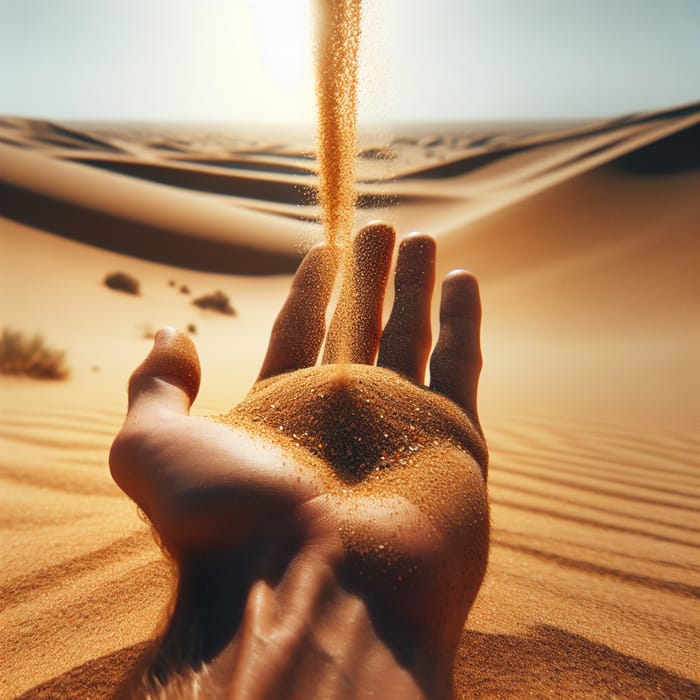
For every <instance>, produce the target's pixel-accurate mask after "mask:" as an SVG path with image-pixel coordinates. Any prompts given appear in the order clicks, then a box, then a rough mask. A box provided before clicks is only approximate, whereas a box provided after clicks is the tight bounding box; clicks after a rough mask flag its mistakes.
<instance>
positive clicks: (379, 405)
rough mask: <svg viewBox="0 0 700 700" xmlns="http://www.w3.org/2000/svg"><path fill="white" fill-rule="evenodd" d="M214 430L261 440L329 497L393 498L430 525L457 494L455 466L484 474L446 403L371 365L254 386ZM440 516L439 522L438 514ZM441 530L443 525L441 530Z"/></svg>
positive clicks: (472, 435)
mask: <svg viewBox="0 0 700 700" xmlns="http://www.w3.org/2000/svg"><path fill="white" fill-rule="evenodd" d="M219 420H221V421H222V422H225V423H227V424H230V425H236V426H240V427H244V428H248V429H250V430H251V432H255V433H257V434H261V433H262V434H265V435H266V437H268V438H269V439H271V440H274V441H275V442H276V443H277V444H280V445H283V446H284V447H286V448H287V449H288V450H289V452H290V454H292V455H293V456H294V457H295V458H296V459H297V460H298V461H299V463H300V464H302V465H304V466H308V467H309V468H311V469H313V470H314V472H315V473H316V474H317V475H318V476H319V477H320V478H321V479H322V480H323V482H324V486H325V487H326V488H327V489H328V492H329V493H331V494H334V495H358V496H376V497H380V498H381V497H385V496H386V497H388V496H399V497H403V498H405V499H406V500H407V501H409V502H410V503H412V504H413V505H415V506H417V507H418V508H419V509H420V510H421V511H422V512H423V513H424V514H425V515H427V516H428V517H429V518H431V519H432V518H434V517H435V516H436V514H435V511H436V508H435V503H445V502H447V501H448V500H455V499H453V498H450V496H451V494H454V493H455V492H456V491H457V490H458V489H460V488H462V487H463V483H462V482H463V480H464V474H463V473H460V472H463V471H464V470H463V469H462V470H460V469H455V468H454V459H455V458H456V459H458V460H460V461H462V462H463V461H464V460H469V461H470V462H471V459H472V457H470V456H469V455H474V456H475V457H476V458H477V460H479V462H480V463H482V464H485V462H486V455H485V453H484V449H483V447H482V443H481V441H480V438H479V436H478V434H477V432H476V430H475V429H474V427H473V425H472V424H471V422H470V421H469V419H468V418H467V417H466V415H465V414H464V412H463V411H462V410H461V409H460V408H459V407H458V406H457V405H456V404H454V403H453V402H452V401H450V400H448V399H447V398H445V397H444V396H441V395H439V394H436V393H434V392H431V391H427V390H426V389H424V388H423V387H420V386H418V385H416V384H414V383H413V382H411V381H409V380H407V379H405V378H403V377H401V376H400V375H398V374H396V373H395V372H393V371H391V370H387V369H383V368H379V367H374V366H368V365H355V364H350V365H346V366H345V367H344V371H343V372H339V371H338V366H337V365H321V366H319V367H310V368H307V369H303V370H298V371H296V372H290V373H288V374H284V375H281V376H277V377H272V378H271V379H268V380H265V381H262V382H259V383H258V384H256V386H255V387H254V388H253V390H252V391H251V392H250V394H249V395H248V396H247V397H246V399H245V400H244V401H243V402H241V403H240V404H239V405H238V406H236V407H235V408H234V409H232V410H231V411H230V412H229V413H227V414H226V415H225V416H222V417H221V418H220V419H219ZM437 515H438V516H440V514H437ZM441 525H443V526H448V527H449V523H447V522H442V517H441Z"/></svg>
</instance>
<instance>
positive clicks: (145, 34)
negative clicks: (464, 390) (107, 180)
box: [0, 0, 700, 124]
mask: <svg viewBox="0 0 700 700" xmlns="http://www.w3.org/2000/svg"><path fill="white" fill-rule="evenodd" d="M310 1H311V0H0V114H15V115H26V116H41V117H49V118H56V119H70V118H75V119H94V118H105V119H160V120H162V119H172V120H194V119H204V120H208V121H253V122H302V123H308V124H311V123H313V120H314V109H315V104H314V97H313V72H312V50H311V45H312V38H311V31H310V29H311V25H312V19H311V11H310V8H309V5H310ZM366 2H367V5H368V6H367V21H366V25H365V29H364V39H365V40H366V47H367V54H366V55H367V58H366V60H365V62H364V72H363V86H364V89H363V98H362V99H363V105H364V112H363V115H364V116H365V118H367V119H369V118H372V117H373V118H378V119H380V120H382V121H392V120H397V119H409V120H423V119H432V120H462V119H493V118H498V119H514V118H569V117H570V118H579V117H592V116H606V115H613V114H622V113H627V112H632V111H637V110H643V109H650V108H658V107H664V106H670V105H674V104H680V103H684V102H690V101H694V100H698V99H700V0H423V1H422V2H419V1H418V0H366Z"/></svg>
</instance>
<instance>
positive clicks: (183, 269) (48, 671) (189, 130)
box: [0, 104, 700, 700]
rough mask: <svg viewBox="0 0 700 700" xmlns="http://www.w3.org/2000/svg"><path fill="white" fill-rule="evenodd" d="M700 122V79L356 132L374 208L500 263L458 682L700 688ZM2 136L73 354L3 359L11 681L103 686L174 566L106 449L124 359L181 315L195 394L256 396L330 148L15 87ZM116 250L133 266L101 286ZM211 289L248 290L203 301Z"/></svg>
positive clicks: (0, 646)
mask: <svg viewBox="0 0 700 700" xmlns="http://www.w3.org/2000/svg"><path fill="white" fill-rule="evenodd" d="M699 124H700V105H698V104H694V105H687V106H682V107H679V108H674V109H670V110H666V111H660V112H653V113H644V114H637V115H627V116H624V117H621V118H619V119H612V120H605V121H599V122H596V123H593V124H585V125H583V124H580V125H576V126H566V127H565V128H564V129H552V128H551V127H550V126H548V125H545V126H543V128H541V129H538V128H535V127H533V126H532V125H521V127H517V126H512V125H511V126H510V127H508V128H507V129H505V128H502V127H498V126H493V127H489V126H488V125H479V126H478V128H473V129H472V130H471V131H470V129H469V128H468V127H467V126H465V127H460V128H456V127H455V128H454V129H451V130H449V131H447V130H446V131H443V132H440V131H438V130H435V129H433V128H432V127H429V126H425V127H412V128H411V129H408V128H407V129H406V131H405V132H402V133H397V134H396V136H395V137H394V139H393V141H392V142H391V143H388V144H386V143H379V142H371V141H367V142H363V143H361V148H363V149H364V150H365V152H366V153H365V155H366V157H364V158H361V159H359V162H358V173H359V177H360V184H359V194H360V197H361V198H364V199H363V200H361V201H363V203H364V205H365V206H363V207H361V208H360V209H359V210H358V214H357V224H358V225H360V224H361V223H363V222H364V221H367V220H369V219H370V218H374V217H375V216H377V215H382V216H384V217H385V218H388V219H389V220H392V221H394V222H395V223H396V224H397V226H398V228H399V233H400V234H404V233H407V232H408V231H411V230H415V229H423V230H425V231H426V232H428V233H433V234H435V235H436V237H437V238H438V271H439V274H444V273H445V272H446V271H447V270H449V269H451V268H453V267H470V268H471V269H473V270H474V271H475V272H476V274H477V276H478V277H479V279H480V280H481V290H482V300H483V305H484V322H483V334H484V357H485V365H484V373H483V377H482V381H481V414H482V415H481V417H482V423H483V426H484V430H485V432H486V435H487V438H488V439H489V444H490V450H491V466H490V476H489V479H490V497H491V504H492V518H493V542H492V551H491V558H490V563H489V570H488V572H487V576H486V579H485V583H484V586H483V588H482V590H481V592H480V595H479V598H478V599H477V602H476V605H475V607H474V609H473V611H472V614H471V616H470V618H469V620H468V621H467V626H466V628H465V631H464V635H463V638H462V643H461V645H460V648H459V651H458V664H457V669H456V685H457V690H458V693H457V697H458V698H460V700H461V699H462V698H464V699H465V700H466V698H469V697H474V696H478V697H483V698H501V697H514V698H519V697H541V698H558V697H570V698H600V699H601V700H602V699H603V698H610V697H620V698H635V699H636V698H654V699H656V698H658V699H661V698H671V697H673V698H676V697H678V698H691V697H700V671H699V670H698V667H697V661H696V659H695V656H696V652H695V650H696V649H697V647H698V642H699V640H700V621H699V620H698V616H697V609H698V608H697V605H698V597H699V596H700V563H699V561H700V559H699V558H698V557H699V552H700V524H698V522H699V521H698V517H699V515H700V468H699V467H700V460H699V458H698V455H700V441H699V440H698V437H697V425H698V424H700V371H699V370H698V366H697V357H698V351H699V350H700V329H698V325H697V310H698V308H700V289H699V288H698V285H697V269H698V261H699V260H700V251H699V247H700V238H699V237H698V235H697V234H698V232H699V230H698V222H700V200H699V199H698V197H697V192H698V191H700V162H698V160H697V156H698V153H700V149H699V148H698V138H699V136H698V134H699V131H698V128H699V127H698V125H699ZM273 137H274V138H273ZM0 142H1V143H0V266H1V274H0V295H1V296H2V298H3V299H4V300H5V301H6V303H4V304H3V325H6V326H8V327H14V328H18V329H19V330H21V331H23V332H26V333H35V332H40V333H42V334H44V335H45V337H46V338H47V340H48V341H49V342H50V343H51V344H52V345H55V346H56V347H58V348H60V349H62V350H63V349H65V350H66V358H67V363H68V364H69V366H70V369H71V378H70V379H69V380H67V381H65V382H55V383H54V382H36V381H31V380H28V379H26V380H25V379H21V378H16V377H14V378H10V377H5V376H1V375H0V529H1V530H2V538H1V539H0V560H1V561H2V564H3V565H2V566H1V567H0V629H2V630H3V635H1V636H0V697H1V698H27V699H28V698H55V697H80V698H88V699H90V698H107V697H110V696H111V695H112V694H113V692H114V690H115V689H116V688H117V687H118V685H119V684H120V683H121V682H122V679H123V678H124V676H125V675H127V674H128V673H129V672H130V670H131V669H132V668H133V667H134V665H135V664H137V662H138V658H139V656H140V655H141V654H142V653H143V651H144V650H145V649H147V648H148V644H149V640H151V639H152V638H153V636H154V634H155V632H156V631H157V628H158V625H159V624H160V622H161V620H162V617H163V614H164V609H165V608H166V605H167V602H168V599H169V595H170V586H171V578H170V571H169V569H168V566H167V564H166V563H165V562H164V561H163V559H162V557H161V555H160V552H159V550H158V547H157V545H156V543H155V541H154V540H153V538H152V536H151V534H150V532H149V530H148V528H147V526H146V524H145V523H144V522H143V521H142V520H141V519H140V518H139V516H138V514H137V512H136V509H135V507H134V506H133V504H131V503H130V502H129V501H128V500H127V499H126V498H125V497H124V496H123V495H122V494H121V492H120V491H119V490H118V489H117V487H116V486H115V485H114V484H113V482H112V481H111V479H110V476H109V472H108V469H107V456H108V450H109V445H110V443H111V440H112V438H113V436H114V435H115V434H116V432H117V431H118V429H119V426H120V424H121V420H122V416H123V412H124V409H125V405H126V397H125V383H126V380H127V378H128V376H129V373H130V371H131V370H132V369H133V367H135V366H136V365H137V364H138V362H140V360H141V359H142V358H143V356H145V354H146V353H147V352H148V350H149V348H150V344H151V342H152V334H153V331H154V330H155V329H157V328H158V327H159V326H162V325H167V324H172V325H177V326H179V327H181V328H186V327H187V326H188V325H189V326H191V327H192V328H193V329H194V330H193V331H192V333H193V337H194V340H195V342H196V344H197V346H198V348H199V351H200V355H201V357H202V364H203V368H204V377H203V383H202V391H201V397H200V399H199V400H198V401H197V403H196V404H195V407H194V412H195V413H196V414H198V415H215V414H223V413H226V412H227V411H229V409H231V407H232V406H233V405H235V404H236V403H237V402H238V401H239V400H241V399H242V398H243V397H244V396H245V394H246V392H247V391H248V389H249V387H250V385H251V384H252V381H253V379H254V377H255V376H256V373H257V371H258V368H259V364H258V363H259V362H260V358H261V357H262V354H263V352H264V348H265V344H266V339H267V335H268V333H269V330H270V326H271V324H272V321H273V319H274V315H275V313H276V311H277V309H278V308H279V306H280V305H281V302H282V300H283V299H284V296H285V294H286V290H287V287H288V284H289V280H290V273H291V272H292V271H293V270H294V268H295V267H296V265H297V264H298V261H299V259H300V256H301V254H302V252H303V248H304V246H306V245H308V244H309V242H310V241H314V240H319V239H320V237H321V231H320V225H319V224H318V221H319V210H318V204H317V203H316V202H315V201H314V199H313V197H310V198H309V199H307V198H306V196H307V193H310V192H311V193H312V189H313V186H314V183H315V178H316V174H315V170H316V165H315V162H314V160H313V157H312V156H313V149H312V148H310V144H309V142H308V141H304V140H303V139H302V138H300V137H297V136H293V137H292V136H289V135H287V134H282V133H281V132H280V134H273V135H272V136H270V135H268V136H267V137H265V138H260V137H259V136H254V135H252V134H251V133H250V132H246V133H243V132H242V131H241V132H236V130H235V129H233V130H228V131H226V130H224V129H215V128H213V127H211V128H205V127H195V126H190V127H185V126H182V125H179V126H178V125H169V126H163V127H158V126H153V125H150V126H149V125H131V126H128V127H127V126H124V125H113V124H112V125H77V124H68V125H61V124H53V123H50V122H46V121H40V120H39V121H37V120H24V119H20V118H16V117H12V118H9V117H7V118H5V117H3V118H0ZM156 175H157V176H158V178H159V179H157V178H156ZM297 187H300V188H302V189H301V190H298V189H296V188H297ZM114 271H125V272H128V273H130V274H132V275H134V276H135V277H136V278H137V279H138V280H139V282H140V283H141V295H140V296H139V297H132V296H130V295H125V294H120V293H118V292H115V291H113V290H110V289H108V288H106V287H105V286H104V284H103V280H104V277H105V275H106V274H108V273H110V272H114ZM183 288H184V289H186V292H185V291H182V290H183ZM217 289H221V290H222V291H224V292H225V293H226V294H227V295H229V296H230V298H231V301H232V303H233V305H234V306H235V308H236V311H237V316H235V317H224V316H222V315H217V314H216V313H215V312H212V311H204V310H201V309H197V308H196V307H194V306H193V305H192V299H193V298H196V297H197V296H199V295H202V294H204V293H207V292H213V291H214V290H217ZM438 296H439V295H436V298H435V300H434V307H435V308H434V312H435V316H436V317H437V300H438V299H437V298H438ZM390 302H391V292H390V293H389V294H388V299H387V304H389V303H390Z"/></svg>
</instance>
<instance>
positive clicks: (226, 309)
mask: <svg viewBox="0 0 700 700" xmlns="http://www.w3.org/2000/svg"><path fill="white" fill-rule="evenodd" d="M192 303H193V304H194V305H195V306H198V307H199V308H200V309H211V310H212V311H218V312H219V313H221V314H226V315H227V316H235V315H236V310H235V309H234V308H233V306H231V301H230V299H229V298H228V296H226V294H224V293H223V292H221V291H216V292H214V293H213V294H205V295H204V296H203V297H199V299H195V300H194V301H193V302H192Z"/></svg>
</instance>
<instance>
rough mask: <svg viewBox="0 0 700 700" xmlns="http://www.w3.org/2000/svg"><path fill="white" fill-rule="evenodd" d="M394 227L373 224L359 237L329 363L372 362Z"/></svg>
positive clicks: (327, 357) (335, 323)
mask: <svg viewBox="0 0 700 700" xmlns="http://www.w3.org/2000/svg"><path fill="white" fill-rule="evenodd" d="M394 238H395V234H394V229H393V228H392V227H391V226H388V225H387V224H382V223H378V222H375V223H371V224H369V225H368V226H366V227H365V228H363V229H362V230H361V231H360V232H359V233H358V234H357V236H356V238H355V240H354V242H353V246H352V260H351V265H350V267H351V270H349V274H348V271H344V272H345V276H344V278H343V284H342V287H341V290H340V298H339V299H338V305H337V307H336V310H335V312H334V314H333V318H332V320H331V325H330V328H329V331H328V338H327V339H326V348H325V352H324V357H323V361H324V362H325V363H335V362H353V363H361V364H372V362H374V357H375V355H376V354H377V347H378V345H379V336H380V335H381V330H382V308H383V305H384V293H385V291H386V282H387V279H388V278H389V268H390V266H391V256H392V253H393V250H394Z"/></svg>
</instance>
